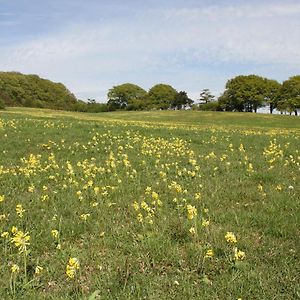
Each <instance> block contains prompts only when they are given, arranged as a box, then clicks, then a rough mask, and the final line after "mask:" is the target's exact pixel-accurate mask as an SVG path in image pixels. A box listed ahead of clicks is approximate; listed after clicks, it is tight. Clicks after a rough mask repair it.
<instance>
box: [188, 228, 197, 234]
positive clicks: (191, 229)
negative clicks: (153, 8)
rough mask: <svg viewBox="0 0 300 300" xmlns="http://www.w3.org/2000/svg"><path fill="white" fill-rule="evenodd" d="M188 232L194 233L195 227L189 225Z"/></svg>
mask: <svg viewBox="0 0 300 300" xmlns="http://www.w3.org/2000/svg"><path fill="white" fill-rule="evenodd" d="M189 232H190V234H192V235H194V234H196V229H195V227H191V228H190V229H189Z"/></svg>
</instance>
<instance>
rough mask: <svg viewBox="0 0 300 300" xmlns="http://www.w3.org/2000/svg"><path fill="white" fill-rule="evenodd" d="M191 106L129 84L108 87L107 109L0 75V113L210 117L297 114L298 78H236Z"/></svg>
mask: <svg viewBox="0 0 300 300" xmlns="http://www.w3.org/2000/svg"><path fill="white" fill-rule="evenodd" d="M199 96H200V97H199V99H197V100H199V102H198V103H195V101H193V100H192V99H190V98H189V97H188V95H187V92H186V91H179V92H178V91H177V90H176V89H175V88H174V87H172V86H171V85H168V84H162V83H160V84H156V85H154V86H153V87H152V88H150V89H149V90H148V91H146V90H144V89H143V88H141V87H140V86H138V85H136V84H133V83H124V84H120V85H116V86H113V87H112V88H111V89H110V90H109V91H108V94H107V99H108V101H107V103H97V102H96V101H95V99H88V100H87V101H82V100H79V99H77V98H76V97H75V95H74V94H72V93H71V92H70V91H69V90H68V89H67V88H66V87H65V86H64V85H63V84H62V83H55V82H52V81H50V80H47V79H43V78H40V77H39V76H38V75H24V74H21V73H18V72H0V109H1V108H4V107H5V106H26V107H38V108H51V109H62V110H71V111H82V112H105V111H115V110H154V109H158V110H166V109H195V110H214V111H239V112H242V111H244V112H256V111H257V109H258V108H260V107H262V106H266V105H268V106H269V107H270V113H273V111H274V109H277V110H279V111H281V112H288V113H290V114H291V113H295V114H296V115H297V110H298V109H300V75H297V76H293V77H290V78H289V79H288V80H285V81H284V82H282V83H279V82H278V81H276V80H271V79H268V78H264V77H261V76H257V75H239V76H236V77H234V78H232V79H230V80H228V81H227V83H226V86H225V90H224V92H223V93H222V94H221V96H220V97H218V98H217V97H215V96H214V95H212V94H211V92H210V90H209V89H203V90H202V91H201V93H200V95H199Z"/></svg>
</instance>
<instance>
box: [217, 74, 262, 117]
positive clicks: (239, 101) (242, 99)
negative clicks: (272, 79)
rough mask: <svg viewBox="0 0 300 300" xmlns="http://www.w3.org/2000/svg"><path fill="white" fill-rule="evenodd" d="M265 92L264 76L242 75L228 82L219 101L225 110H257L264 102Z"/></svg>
mask: <svg viewBox="0 0 300 300" xmlns="http://www.w3.org/2000/svg"><path fill="white" fill-rule="evenodd" d="M265 93H266V87H265V81H264V78H262V77H260V76H257V75H248V76H244V75H240V76H237V77H235V78H233V79H230V80H229V81H228V82H227V83H226V89H225V91H224V93H223V95H221V97H220V98H219V102H220V104H221V105H222V107H223V108H224V109H225V110H229V111H247V112H252V111H254V112H256V111H257V108H259V107H260V106H262V105H263V103H264V98H265Z"/></svg>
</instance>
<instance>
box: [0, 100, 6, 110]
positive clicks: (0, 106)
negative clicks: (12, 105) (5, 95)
mask: <svg viewBox="0 0 300 300" xmlns="http://www.w3.org/2000/svg"><path fill="white" fill-rule="evenodd" d="M4 108H5V103H4V101H3V100H2V99H0V109H4Z"/></svg>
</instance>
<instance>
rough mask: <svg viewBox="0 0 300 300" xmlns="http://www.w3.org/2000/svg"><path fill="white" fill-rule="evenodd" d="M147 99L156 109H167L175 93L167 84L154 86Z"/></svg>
mask: <svg viewBox="0 0 300 300" xmlns="http://www.w3.org/2000/svg"><path fill="white" fill-rule="evenodd" d="M148 96H149V99H150V100H151V101H152V102H153V103H154V104H155V106H156V108H159V109H168V108H170V107H171V105H172V102H173V101H174V100H175V98H176V96H177V91H176V90H175V89H174V88H173V87H172V86H170V85H168V84H162V83H160V84H156V85H155V86H153V87H152V88H151V89H150V90H149V92H148Z"/></svg>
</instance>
